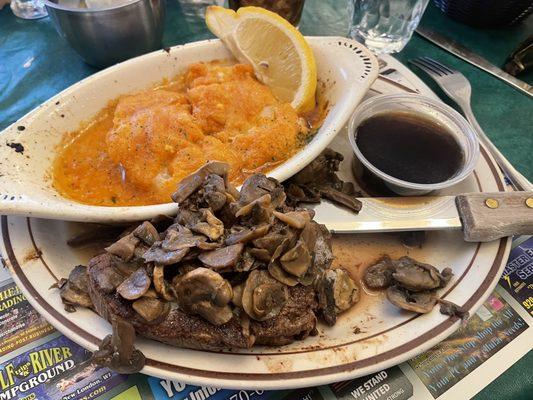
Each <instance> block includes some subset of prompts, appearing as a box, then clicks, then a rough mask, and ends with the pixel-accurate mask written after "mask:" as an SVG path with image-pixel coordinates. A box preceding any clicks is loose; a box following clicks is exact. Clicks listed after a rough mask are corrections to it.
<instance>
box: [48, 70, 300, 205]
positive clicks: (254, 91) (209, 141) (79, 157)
mask: <svg viewBox="0 0 533 400" xmlns="http://www.w3.org/2000/svg"><path fill="white" fill-rule="evenodd" d="M307 135H308V128H307V126H306V124H305V119H304V118H301V117H299V116H298V115H297V113H296V111H295V110H294V109H293V108H292V107H291V106H290V104H285V103H281V102H279V101H278V100H277V99H276V98H275V97H274V96H273V94H272V92H271V91H270V89H269V88H268V87H267V86H266V85H263V84H262V83H260V82H259V81H257V79H256V78H255V77H254V75H253V70H252V68H251V66H248V65H244V64H236V65H228V64H224V63H221V62H212V63H198V64H192V65H190V66H189V68H188V69H187V71H186V73H185V74H183V75H180V76H178V77H176V78H175V79H173V80H172V81H170V82H167V83H164V84H162V85H160V86H158V87H156V88H153V89H150V90H146V91H143V92H139V93H135V94H130V95H125V96H121V97H119V98H118V99H116V100H114V101H112V102H110V103H109V104H108V106H107V107H106V108H104V109H103V110H101V112H100V113H99V114H98V115H97V116H96V117H95V118H94V119H93V120H92V121H90V122H89V123H88V124H86V126H85V127H83V128H81V129H80V130H78V131H76V132H72V133H70V134H68V135H67V136H66V137H65V139H64V140H63V142H62V144H61V146H60V148H59V149H58V155H57V157H56V159H55V161H54V167H53V184H54V187H55V188H56V189H57V190H58V191H59V193H61V194H62V195H64V196H66V197H68V198H71V199H73V200H76V201H79V202H81V203H85V204H93V205H105V206H129V205H148V204H159V203H166V202H169V201H170V194H171V193H172V192H173V191H174V190H175V188H176V185H177V183H178V182H179V181H180V180H181V179H183V178H184V177H185V176H187V175H189V174H190V173H192V172H193V171H195V170H196V169H197V168H199V167H200V166H202V165H203V164H204V163H206V162H207V161H210V160H218V161H225V162H228V163H229V164H230V167H231V169H230V179H231V180H232V182H233V183H235V184H240V183H242V181H243V180H244V179H245V178H246V177H247V176H248V175H250V174H253V173H256V172H266V171H268V170H270V169H272V168H273V167H275V166H276V165H278V164H279V163H281V162H283V161H284V160H286V159H287V158H289V157H290V156H291V155H293V154H294V153H295V152H296V151H297V150H298V149H299V148H300V147H301V146H302V145H303V144H304V143H305V141H306V138H307Z"/></svg>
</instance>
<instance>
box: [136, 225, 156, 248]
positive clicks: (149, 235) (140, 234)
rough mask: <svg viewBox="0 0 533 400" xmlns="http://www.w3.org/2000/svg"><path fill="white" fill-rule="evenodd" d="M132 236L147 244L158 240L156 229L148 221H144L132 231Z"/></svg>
mask: <svg viewBox="0 0 533 400" xmlns="http://www.w3.org/2000/svg"><path fill="white" fill-rule="evenodd" d="M132 234H133V236H135V237H136V238H137V239H140V240H142V241H143V242H144V243H146V244H147V245H148V246H151V245H153V244H154V243H155V242H156V241H158V240H159V233H158V232H157V229H155V227H154V226H153V225H152V224H151V223H150V222H148V221H144V222H143V223H142V224H141V225H139V226H138V227H137V228H135V230H134V231H133V232H132Z"/></svg>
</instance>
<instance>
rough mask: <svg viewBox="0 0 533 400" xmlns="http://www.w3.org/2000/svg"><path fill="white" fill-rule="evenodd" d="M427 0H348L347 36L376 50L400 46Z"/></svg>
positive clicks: (389, 49)
mask: <svg viewBox="0 0 533 400" xmlns="http://www.w3.org/2000/svg"><path fill="white" fill-rule="evenodd" d="M428 2H429V0H350V1H349V6H350V14H351V17H352V18H351V24H350V36H351V37H352V38H353V39H355V40H357V41H358V42H361V43H363V44H364V45H365V46H366V47H368V48H369V49H370V50H372V51H374V52H375V53H376V54H382V53H396V52H398V51H400V50H402V49H403V48H404V46H405V45H406V44H407V42H408V41H409V39H411V36H412V34H413V31H414V30H415V29H416V27H417V26H418V23H419V22H420V19H421V18H422V14H424V11H425V9H426V6H427V5H428Z"/></svg>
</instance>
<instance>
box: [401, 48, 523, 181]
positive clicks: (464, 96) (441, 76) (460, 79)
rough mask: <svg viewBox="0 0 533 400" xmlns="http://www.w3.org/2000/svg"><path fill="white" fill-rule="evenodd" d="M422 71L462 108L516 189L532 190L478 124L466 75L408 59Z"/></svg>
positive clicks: (427, 60)
mask: <svg viewBox="0 0 533 400" xmlns="http://www.w3.org/2000/svg"><path fill="white" fill-rule="evenodd" d="M409 62H410V63H411V64H413V65H416V66H417V67H418V68H420V69H421V70H422V71H424V72H426V73H427V74H428V75H429V76H430V77H431V78H433V80H434V81H435V82H437V84H438V85H439V86H440V87H441V88H442V90H443V91H444V93H446V94H447V95H448V96H449V97H450V98H451V99H452V100H453V101H455V102H456V103H457V105H458V106H459V107H460V108H461V110H463V113H464V115H465V117H466V119H467V120H468V122H470V125H472V127H473V128H474V131H475V132H476V134H477V137H478V139H479V141H480V142H481V143H482V144H483V145H484V146H485V147H486V148H487V149H489V151H490V152H491V154H492V156H493V157H494V158H495V159H496V162H497V163H498V165H499V166H500V168H501V169H502V171H503V172H504V173H505V175H506V176H507V178H509V180H510V181H511V183H512V184H513V186H514V187H515V188H516V189H517V190H533V185H532V184H531V182H529V181H528V180H527V179H526V178H525V177H524V176H523V175H522V174H521V173H520V172H518V171H517V170H516V169H515V168H514V167H513V166H512V165H511V163H510V162H509V161H508V160H507V159H506V158H505V157H504V156H503V154H502V153H500V151H499V150H498V148H497V147H496V146H494V144H493V143H492V142H491V140H490V139H489V138H488V136H487V135H486V134H485V132H483V129H481V126H479V124H478V122H477V120H476V117H475V116H474V113H473V112H472V107H471V106H470V95H471V93H472V87H471V86H470V82H469V81H468V79H466V77H465V76H464V75H463V74H461V73H460V72H458V71H455V70H454V69H452V68H450V67H447V66H445V65H443V64H441V63H439V62H437V61H435V60H433V59H431V58H429V57H419V58H415V59H414V60H409Z"/></svg>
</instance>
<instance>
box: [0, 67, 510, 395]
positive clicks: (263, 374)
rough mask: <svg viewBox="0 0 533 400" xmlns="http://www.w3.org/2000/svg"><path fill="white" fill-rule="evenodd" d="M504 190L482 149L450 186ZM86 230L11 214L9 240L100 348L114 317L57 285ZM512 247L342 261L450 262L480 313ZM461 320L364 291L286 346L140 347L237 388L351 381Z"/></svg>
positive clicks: (44, 300)
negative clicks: (67, 302)
mask: <svg viewBox="0 0 533 400" xmlns="http://www.w3.org/2000/svg"><path fill="white" fill-rule="evenodd" d="M385 60H386V62H387V63H388V67H392V68H394V69H396V70H397V71H398V72H395V73H394V75H396V76H395V79H401V80H402V82H403V83H405V84H406V85H410V86H411V87H412V88H414V89H416V90H418V91H419V92H420V93H423V94H425V95H429V96H433V97H435V95H434V94H433V93H432V92H431V91H430V90H429V89H428V88H427V87H426V86H425V85H424V84H423V83H422V82H421V81H420V80H419V79H418V78H417V77H416V76H415V75H414V74H413V73H412V72H410V71H409V70H408V69H407V68H406V67H405V66H403V65H402V64H400V63H399V62H398V61H396V60H394V59H393V58H391V57H385ZM399 75H401V76H399ZM391 76H392V75H391ZM373 90H374V91H371V92H370V93H369V95H372V94H375V93H376V92H381V93H394V92H397V91H402V90H403V89H400V88H398V87H397V86H395V85H391V84H389V83H386V82H384V81H382V80H379V79H378V80H377V81H376V83H375V84H374V86H373ZM331 146H332V147H333V148H334V149H336V150H338V151H340V152H342V153H343V154H344V155H345V157H346V159H345V161H344V162H343V164H342V170H341V176H342V178H344V179H352V176H351V172H350V165H351V159H352V155H351V152H350V147H349V144H348V140H347V132H346V131H345V130H343V131H341V132H340V133H339V134H338V135H337V136H336V138H335V139H334V141H333V142H332V144H331ZM503 190H504V184H503V180H502V177H501V175H500V173H499V171H498V169H497V167H496V165H495V163H494V161H493V160H492V158H491V157H490V156H489V155H488V154H487V152H486V151H485V150H484V149H482V152H481V157H480V159H479V162H478V165H477V167H476V169H475V172H474V174H473V175H472V176H470V177H469V178H467V179H466V180H465V181H463V182H462V183H460V184H459V185H458V186H456V187H453V188H451V189H448V190H446V191H444V192H442V193H443V194H451V193H460V192H478V191H503ZM83 228H84V226H83V225H82V224H77V223H72V222H65V221H52V220H43V219H34V218H29V219H27V218H21V217H11V216H10V217H6V216H3V217H2V226H1V229H2V236H3V240H2V245H1V246H2V252H3V254H4V256H5V258H6V261H7V264H8V266H9V269H10V271H11V273H12V275H13V277H14V279H15V281H16V282H17V284H18V285H19V286H20V288H21V289H22V291H23V292H24V294H25V295H26V296H27V298H28V300H29V301H30V303H31V304H32V305H33V306H34V307H35V308H36V309H37V310H38V311H39V312H40V313H41V314H42V315H44V316H45V318H46V319H47V320H48V321H49V322H50V323H51V324H52V325H54V326H55V327H56V328H57V329H58V330H60V331H61V332H62V333H64V334H65V335H66V336H68V337H69V338H71V339H72V340H74V341H75V342H77V343H78V344H80V345H82V346H84V347H86V348H87V349H89V350H91V351H92V350H95V349H96V348H97V346H98V344H99V342H100V341H101V339H102V338H103V337H104V336H106V335H107V334H109V333H110V332H111V328H110V325H109V324H108V323H107V322H106V321H105V320H103V319H102V318H100V317H99V316H98V315H97V314H96V313H94V312H92V311H90V310H87V309H78V310H77V311H76V312H74V313H67V312H65V311H64V309H63V304H62V303H61V300H60V298H59V294H58V292H57V290H49V287H50V286H51V285H52V284H53V283H55V282H56V281H57V280H58V279H59V278H62V277H67V276H68V274H69V271H70V269H71V268H72V267H73V266H74V265H76V264H84V263H86V262H87V260H88V259H89V257H90V255H91V254H88V252H86V251H80V250H76V249H72V248H69V247H68V246H67V245H66V240H67V239H68V238H70V237H72V236H73V235H74V234H75V233H76V232H79V231H80V230H82V229H83ZM509 250H510V240H509V239H501V240H498V241H494V242H490V243H480V244H478V243H466V242H464V241H463V240H462V235H461V232H456V231H442V232H430V233H428V235H427V240H426V242H425V243H424V244H423V246H422V248H408V247H406V246H404V245H402V243H401V241H400V240H399V236H398V235H397V234H373V235H370V234H365V235H362V234H361V235H345V236H339V237H337V238H336V239H335V242H334V253H335V255H336V256H337V259H336V260H335V263H337V264H342V265H343V266H344V267H345V268H347V269H348V270H350V271H351V272H352V273H353V275H354V276H357V275H358V274H359V272H360V270H361V269H362V268H363V267H365V266H366V265H368V264H369V263H370V262H372V260H375V259H377V258H378V257H380V256H381V255H382V254H385V253H386V254H390V255H391V256H393V257H399V256H402V255H410V256H412V257H414V258H417V259H420V260H421V261H424V262H428V263H431V264H433V265H435V266H437V267H438V268H439V269H442V268H444V267H451V268H452V270H453V272H454V274H455V276H454V278H453V279H452V281H451V282H450V284H449V285H448V286H447V287H446V288H444V289H443V290H442V292H441V295H442V297H443V298H445V299H447V300H450V301H453V302H455V303H457V304H459V305H461V306H464V307H465V308H466V309H468V310H469V311H470V312H471V313H473V312H475V310H476V309H477V308H478V307H479V306H480V305H481V304H482V303H483V301H484V300H485V299H486V298H487V297H488V295H489V294H490V293H491V292H492V290H493V289H494V286H495V285H496V283H497V281H498V278H499V276H500V274H501V271H502V269H503V267H504V264H505V262H506V260H507V257H508V254H509ZM459 325H460V321H459V320H458V319H457V318H456V317H449V316H445V315H442V314H440V313H439V310H438V307H435V309H434V310H433V311H432V312H431V313H429V314H425V315H418V314H414V313H410V312H405V311H400V310H399V309H397V308H395V307H393V306H392V305H390V304H389V303H388V302H387V301H386V299H385V298H384V295H383V294H365V295H363V296H362V300H361V301H360V302H359V303H358V304H357V305H355V306H354V307H353V308H352V309H351V310H349V311H347V312H346V313H345V314H343V315H342V316H340V317H339V319H338V322H337V324H336V325H335V326H334V327H331V328H330V327H326V326H325V325H322V324H319V326H318V329H319V335H317V336H314V337H308V338H307V339H305V340H303V341H298V342H295V343H293V344H290V345H287V346H283V347H255V348H253V349H250V350H229V349H228V350H225V351H202V350H189V349H182V348H174V347H171V346H168V345H165V344H161V343H158V342H156V341H152V340H145V339H139V340H138V341H137V346H138V348H139V349H140V350H141V351H142V352H143V353H144V354H145V356H146V359H147V363H146V366H145V367H144V369H143V370H142V372H143V373H145V374H149V375H154V376H158V377H161V378H168V379H173V380H177V381H180V382H185V383H191V384H197V385H207V386H217V387H225V388H234V389H284V388H295V387H303V386H316V385H320V384H326V383H331V382H334V381H341V380H345V379H351V378H354V377H357V376H363V375H367V374H370V373H372V372H375V371H378V370H381V369H384V368H388V367H390V366H392V365H395V364H398V363H401V362H403V361H406V360H408V359H410V358H412V357H414V356H416V355H417V354H419V353H421V352H423V351H425V350H427V349H429V348H430V347H432V346H434V345H435V344H437V343H438V342H440V341H441V340H443V339H444V338H445V337H447V336H448V335H450V334H451V333H452V332H453V331H454V330H455V329H457V328H458V327H459Z"/></svg>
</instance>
